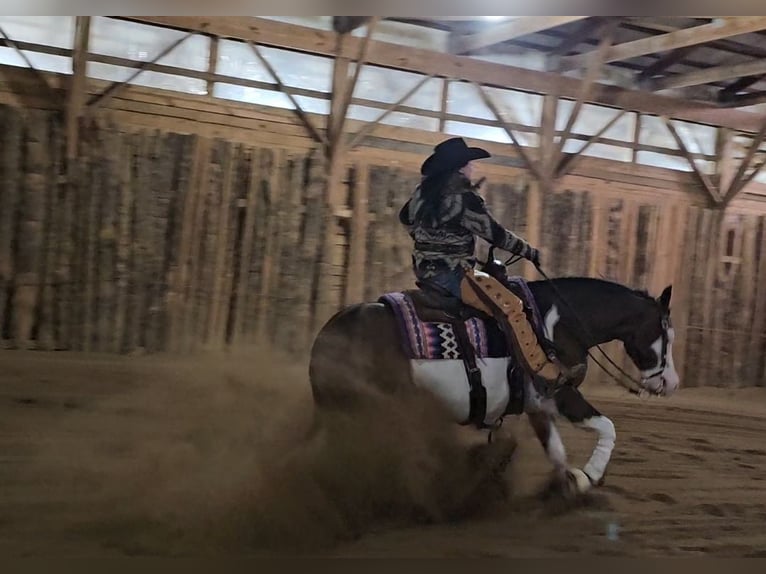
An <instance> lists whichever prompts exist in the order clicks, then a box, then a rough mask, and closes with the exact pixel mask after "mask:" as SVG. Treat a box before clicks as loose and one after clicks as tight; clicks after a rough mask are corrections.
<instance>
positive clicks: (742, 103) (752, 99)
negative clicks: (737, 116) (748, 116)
mask: <svg viewBox="0 0 766 574" xmlns="http://www.w3.org/2000/svg"><path fill="white" fill-rule="evenodd" d="M758 104H766V91H759V92H750V93H749V94H742V95H741V96H731V97H728V98H725V99H723V100H720V103H719V106H720V107H722V108H729V109H733V108H743V107H746V106H756V105H758Z"/></svg>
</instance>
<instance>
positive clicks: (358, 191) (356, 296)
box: [345, 160, 370, 305]
mask: <svg viewBox="0 0 766 574" xmlns="http://www.w3.org/2000/svg"><path fill="white" fill-rule="evenodd" d="M369 177H370V168H369V165H368V163H367V162H366V161H364V160H361V161H359V163H358V164H357V166H356V178H355V185H354V201H353V205H352V208H351V213H352V220H351V237H350V240H349V269H348V283H347V287H346V296H345V304H346V305H350V304H352V303H358V302H360V301H362V299H363V298H364V286H365V281H366V277H365V273H364V272H365V259H366V255H367V224H368V219H369V212H368V194H369Z"/></svg>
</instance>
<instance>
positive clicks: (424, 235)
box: [399, 173, 532, 279]
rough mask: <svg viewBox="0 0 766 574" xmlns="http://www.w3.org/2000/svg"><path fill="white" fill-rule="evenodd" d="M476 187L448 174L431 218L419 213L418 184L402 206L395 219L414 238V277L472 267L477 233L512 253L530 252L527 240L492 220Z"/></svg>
mask: <svg viewBox="0 0 766 574" xmlns="http://www.w3.org/2000/svg"><path fill="white" fill-rule="evenodd" d="M479 185H480V184H479ZM477 188H478V185H476V186H475V185H473V184H472V183H471V181H470V180H469V179H468V178H467V177H465V176H464V175H462V174H460V173H455V174H454V175H452V176H451V177H450V179H449V180H448V181H447V183H446V185H445V186H444V189H443V190H442V193H441V198H440V199H441V201H440V202H439V204H438V207H437V210H436V214H435V217H434V220H435V221H434V222H426V221H425V218H424V216H423V209H422V207H423V197H422V196H421V188H420V186H418V187H417V188H416V190H415V193H414V194H413V195H412V197H410V199H409V200H408V201H407V203H405V204H404V206H403V207H402V209H401V211H400V212H399V220H400V221H401V223H402V224H404V225H405V226H406V227H407V230H408V232H409V234H410V236H411V237H412V238H413V239H414V240H415V248H414V251H413V254H412V259H413V267H414V271H415V276H416V277H417V278H418V279H421V278H428V277H433V276H434V275H437V274H440V273H444V272H453V271H455V270H457V269H458V268H460V267H462V268H464V269H465V268H473V267H474V265H475V264H476V257H475V249H476V236H477V235H478V236H479V237H481V238H482V239H484V240H486V241H488V242H489V243H490V244H492V245H494V246H495V247H497V248H499V249H503V250H505V251H508V252H510V253H513V254H514V255H521V256H522V257H526V258H528V257H529V256H530V253H531V251H532V248H531V246H530V245H529V243H527V242H526V241H525V240H524V239H522V238H521V237H519V236H517V235H515V234H514V233H512V232H510V231H508V230H507V229H505V228H504V227H503V226H502V225H500V224H499V223H498V222H497V221H495V219H494V218H493V217H492V215H491V214H490V213H489V211H488V210H487V207H486V206H485V204H484V199H483V198H482V197H481V196H480V195H479V194H478V193H477V191H476V190H477ZM434 223H435V225H434Z"/></svg>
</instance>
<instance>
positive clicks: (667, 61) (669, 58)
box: [637, 46, 697, 85]
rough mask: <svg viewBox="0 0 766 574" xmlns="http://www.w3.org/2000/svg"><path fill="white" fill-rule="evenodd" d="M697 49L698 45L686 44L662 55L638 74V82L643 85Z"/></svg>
mask: <svg viewBox="0 0 766 574" xmlns="http://www.w3.org/2000/svg"><path fill="white" fill-rule="evenodd" d="M696 49H697V46H684V47H683V48H676V49H675V50H671V51H670V52H668V53H667V54H665V55H664V56H661V57H660V58H658V59H657V61H656V62H654V63H653V64H652V65H650V66H647V67H646V68H644V70H643V71H642V72H641V73H640V74H638V77H637V82H638V84H639V85H641V84H642V83H643V82H644V81H646V80H650V79H651V78H653V77H654V76H657V75H659V74H661V73H662V72H664V71H665V70H667V69H668V68H669V67H671V66H674V65H676V64H677V63H679V62H680V61H681V60H683V59H684V58H685V57H686V56H688V55H689V54H690V53H691V52H693V51H694V50H696Z"/></svg>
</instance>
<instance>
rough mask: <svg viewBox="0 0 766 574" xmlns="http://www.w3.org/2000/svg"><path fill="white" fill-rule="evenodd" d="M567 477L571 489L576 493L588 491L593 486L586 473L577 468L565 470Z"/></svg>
mask: <svg viewBox="0 0 766 574" xmlns="http://www.w3.org/2000/svg"><path fill="white" fill-rule="evenodd" d="M567 478H568V479H569V483H570V485H571V487H572V489H573V490H574V491H575V492H576V493H577V494H583V493H585V492H588V491H589V490H590V489H591V488H592V487H593V484H592V483H591V481H590V478H588V475H587V474H585V473H584V472H583V471H582V470H580V469H579V468H570V469H569V470H567Z"/></svg>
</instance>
